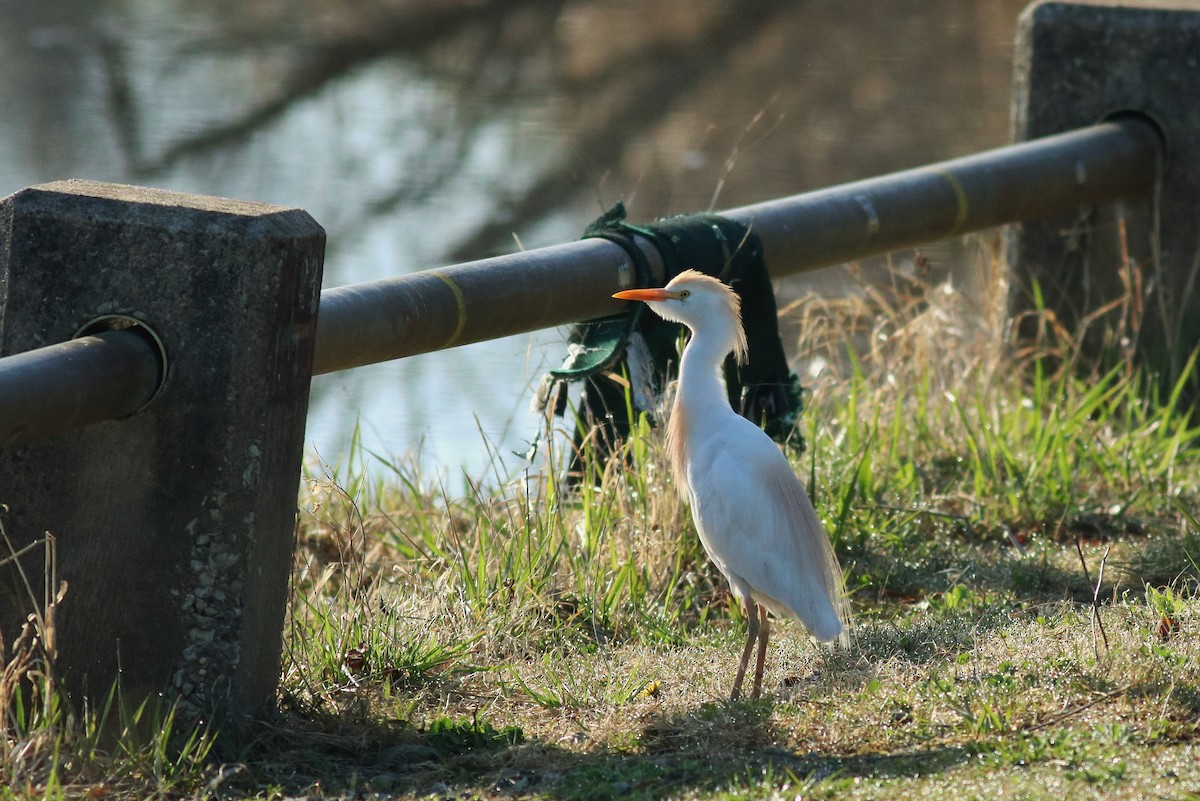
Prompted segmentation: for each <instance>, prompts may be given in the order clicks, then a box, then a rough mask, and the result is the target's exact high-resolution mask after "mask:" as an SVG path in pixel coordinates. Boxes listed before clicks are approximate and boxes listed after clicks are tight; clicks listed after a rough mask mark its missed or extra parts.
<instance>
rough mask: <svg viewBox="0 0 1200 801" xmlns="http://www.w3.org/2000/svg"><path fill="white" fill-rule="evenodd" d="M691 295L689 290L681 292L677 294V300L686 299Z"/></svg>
mask: <svg viewBox="0 0 1200 801" xmlns="http://www.w3.org/2000/svg"><path fill="white" fill-rule="evenodd" d="M691 294H692V293H691V291H690V290H687V289H684V290H681V291H680V293H679V299H680V300H683V299H684V298H686V297H687V296H688V295H691Z"/></svg>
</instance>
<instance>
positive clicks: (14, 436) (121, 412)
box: [0, 330, 162, 447]
mask: <svg viewBox="0 0 1200 801" xmlns="http://www.w3.org/2000/svg"><path fill="white" fill-rule="evenodd" d="M159 358H160V357H159V354H158V351H157V349H156V348H155V346H154V345H153V344H152V343H150V342H149V341H148V340H147V339H146V338H144V337H143V336H141V335H139V334H137V333H134V332H133V331H130V330H121V331H104V332H101V333H99V334H94V335H92V336H85V337H79V338H78V339H72V340H70V341H69V342H60V343H58V344H57V345H48V346H47V347H44V348H38V349H36V350H29V351H25V352H24V353H18V354H16V355H14V356H6V357H5V358H3V359H0V447H5V446H8V445H17V444H19V443H22V442H29V441H32V440H35V439H39V438H41V437H47V436H50V435H52V434H57V433H61V432H63V431H70V430H72V429H75V428H82V427H83V426H86V425H90V424H92V423H99V422H102V421H104V420H115V419H117V418H119V417H125V416H126V415H130V414H133V413H134V412H136V411H137V410H138V409H140V408H142V407H143V406H144V405H146V403H148V402H149V401H150V399H151V398H152V397H154V393H155V392H157V391H158V387H159V384H160V382H161V378H162V376H161V373H162V366H161V364H160V362H159Z"/></svg>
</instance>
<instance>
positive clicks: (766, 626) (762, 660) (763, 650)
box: [751, 606, 771, 698]
mask: <svg viewBox="0 0 1200 801" xmlns="http://www.w3.org/2000/svg"><path fill="white" fill-rule="evenodd" d="M758 611H759V614H760V615H761V616H762V629H761V630H760V631H759V635H758V662H757V663H756V664H755V665H754V695H752V696H751V697H752V698H758V695H759V693H760V692H762V677H763V665H764V664H766V661H767V640H769V639H770V638H771V622H770V621H769V620H767V607H765V606H759V607H758Z"/></svg>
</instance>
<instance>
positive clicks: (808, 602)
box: [687, 415, 846, 642]
mask: <svg viewBox="0 0 1200 801" xmlns="http://www.w3.org/2000/svg"><path fill="white" fill-rule="evenodd" d="M707 433H708V434H709V436H706V437H705V442H704V443H703V445H702V446H701V448H699V449H698V450H696V451H694V452H693V453H691V454H690V457H691V458H689V459H688V465H687V473H688V483H689V485H690V490H691V496H692V505H693V506H692V511H693V514H694V516H695V520H696V525H697V528H698V529H699V530H700V535H701V538H702V540H703V541H704V545H705V548H706V549H707V550H708V552H709V554H710V555H711V556H712V557H713V561H714V562H716V563H717V566H718V567H719V568H720V569H721V571H722V572H723V573H725V575H726V576H727V577H728V578H729V579H730V583H731V584H733V585H734V587H735V589H736V588H738V586H739V584H740V585H742V586H743V587H748V588H749V591H750V593H751V595H752V597H754V598H755V600H757V601H759V602H760V603H762V604H763V605H765V606H766V607H767V608H768V609H770V610H771V611H773V612H775V613H776V614H782V615H788V616H794V617H798V618H800V620H801V621H803V622H804V625H805V626H806V627H807V628H808V630H809V632H810V633H811V634H812V635H813V636H814V637H816V638H817V639H818V640H822V641H826V642H827V641H830V640H833V639H836V638H837V637H839V636H842V635H843V632H844V631H845V619H846V604H845V600H844V596H843V589H842V576H841V570H840V568H839V567H838V564H837V558H836V557H835V556H834V553H833V548H832V547H831V545H830V543H829V535H828V534H826V532H825V529H824V527H823V526H822V525H821V523H820V521H819V520H818V519H817V515H816V511H815V510H814V509H813V507H812V503H811V502H810V501H809V499H808V495H807V493H805V491H804V487H803V485H801V483H800V480H799V479H798V478H797V477H796V475H795V473H793V472H792V469H791V465H789V464H788V461H787V459H786V458H785V457H784V455H783V453H782V452H780V450H779V448H778V446H776V444H775V443H774V442H773V441H772V440H771V439H770V437H768V436H767V435H766V434H764V433H763V432H762V430H761V429H759V428H758V427H757V426H755V425H754V424H753V423H751V422H750V421H748V420H746V419H744V418H742V417H738V416H736V415H731V416H730V417H729V418H726V420H723V421H722V424H721V426H720V427H719V430H717V431H712V430H710V431H709V432H707Z"/></svg>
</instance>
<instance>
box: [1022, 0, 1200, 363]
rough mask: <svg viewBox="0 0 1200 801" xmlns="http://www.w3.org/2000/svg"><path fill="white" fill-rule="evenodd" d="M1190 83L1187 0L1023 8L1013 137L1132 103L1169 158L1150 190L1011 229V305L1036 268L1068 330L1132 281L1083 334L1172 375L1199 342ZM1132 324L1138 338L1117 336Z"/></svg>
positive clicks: (1195, 146) (1095, 346) (1193, 81)
mask: <svg viewBox="0 0 1200 801" xmlns="http://www.w3.org/2000/svg"><path fill="white" fill-rule="evenodd" d="M1197 87H1200V5H1198V4H1197V3H1195V2H1169V1H1161V0H1160V1H1158V2H1148V1H1147V0H1141V1H1139V0H1125V1H1124V2H1121V3H1120V4H1117V3H1111V2H1094V1H1093V2H1039V3H1035V4H1033V5H1031V6H1030V7H1029V8H1028V9H1026V11H1025V12H1024V14H1022V16H1021V20H1020V23H1019V27H1018V34H1017V53H1016V76H1015V97H1014V105H1013V132H1014V138H1015V139H1016V140H1018V141H1019V140H1025V139H1031V138H1034V137H1039V136H1045V135H1048V134H1054V133H1059V132H1061V131H1065V130H1068V129H1071V128H1076V127H1079V126H1083V125H1088V124H1091V123H1094V122H1097V121H1099V120H1102V119H1105V118H1107V117H1110V116H1113V115H1116V114H1122V113H1136V114H1140V115H1145V116H1146V117H1149V118H1150V119H1151V120H1153V121H1154V122H1155V123H1156V124H1157V125H1158V127H1159V128H1160V130H1161V131H1162V133H1163V134H1164V138H1165V140H1166V145H1167V160H1166V162H1165V164H1164V166H1163V169H1162V175H1161V180H1160V182H1159V186H1158V188H1157V191H1156V192H1154V193H1151V194H1150V195H1149V196H1147V197H1144V198H1141V199H1139V200H1136V201H1132V202H1126V203H1120V204H1113V205H1110V206H1106V207H1103V208H1091V209H1082V210H1081V211H1080V213H1079V214H1078V215H1077V216H1074V217H1068V218H1060V219H1054V220H1047V221H1042V222H1037V223H1027V224H1025V225H1022V226H1020V227H1017V228H1016V229H1015V230H1014V232H1013V235H1012V237H1011V239H1010V248H1009V261H1010V263H1011V264H1012V266H1013V267H1014V268H1015V271H1016V275H1017V277H1018V279H1019V281H1018V283H1019V287H1018V289H1017V292H1016V293H1015V294H1014V298H1013V301H1014V305H1015V307H1016V309H1017V310H1018V311H1019V310H1022V309H1027V308H1029V307H1030V306H1031V304H1032V299H1031V295H1030V294H1029V289H1030V287H1031V286H1032V282H1033V280H1034V279H1036V280H1037V281H1038V282H1039V283H1040V285H1041V287H1042V290H1043V292H1044V293H1045V299H1046V305H1047V306H1048V307H1049V308H1050V309H1052V310H1053V311H1054V312H1055V314H1057V315H1058V317H1059V318H1060V320H1061V321H1062V322H1063V323H1064V324H1066V326H1067V327H1068V328H1069V329H1071V330H1076V329H1078V327H1079V325H1080V323H1082V322H1084V320H1085V318H1086V317H1087V316H1088V315H1089V314H1094V313H1095V312H1096V311H1097V310H1100V309H1102V308H1103V307H1105V306H1106V304H1110V303H1115V302H1116V301H1118V300H1119V299H1120V298H1121V297H1123V296H1124V295H1125V294H1126V289H1127V286H1128V287H1133V290H1134V291H1133V298H1134V303H1133V304H1126V305H1121V304H1119V303H1115V305H1114V306H1113V307H1112V308H1111V309H1110V310H1109V311H1108V313H1106V314H1102V315H1099V316H1095V317H1094V319H1093V320H1091V321H1090V324H1089V325H1088V327H1087V336H1086V338H1085V344H1086V345H1087V347H1088V349H1089V350H1090V351H1091V352H1092V353H1094V354H1100V353H1103V352H1105V351H1107V350H1110V349H1113V348H1118V349H1127V348H1130V347H1136V348H1137V350H1138V353H1139V355H1140V357H1141V358H1142V359H1144V360H1145V362H1146V363H1147V364H1148V365H1149V366H1150V367H1151V369H1153V370H1155V371H1156V372H1160V373H1161V374H1162V375H1163V377H1164V378H1168V379H1170V378H1172V377H1173V376H1174V375H1176V374H1177V371H1178V370H1179V368H1180V366H1181V365H1182V364H1183V362H1184V361H1185V360H1186V359H1187V357H1188V355H1189V353H1190V352H1191V351H1192V349H1193V348H1195V347H1196V346H1197V344H1200V306H1198V304H1197V300H1196V297H1197V296H1196V288H1197V280H1198V279H1197V271H1198V269H1200V237H1198V235H1197V232H1198V230H1200V229H1198V228H1197V221H1198V220H1200V102H1197V95H1196V91H1197ZM1122 229H1123V231H1124V239H1123V240H1122ZM1130 334H1135V335H1136V341H1130V342H1123V341H1121V338H1122V337H1129V335H1130Z"/></svg>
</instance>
